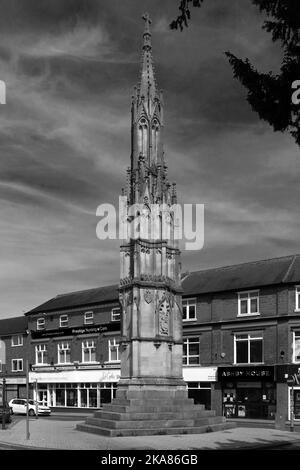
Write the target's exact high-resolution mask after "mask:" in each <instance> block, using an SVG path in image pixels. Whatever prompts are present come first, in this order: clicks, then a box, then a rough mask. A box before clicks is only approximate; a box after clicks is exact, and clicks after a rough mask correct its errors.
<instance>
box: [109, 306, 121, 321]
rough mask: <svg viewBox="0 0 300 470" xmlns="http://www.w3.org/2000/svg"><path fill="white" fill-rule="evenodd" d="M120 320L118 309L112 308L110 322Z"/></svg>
mask: <svg viewBox="0 0 300 470" xmlns="http://www.w3.org/2000/svg"><path fill="white" fill-rule="evenodd" d="M120 318H121V309H120V308H119V307H116V308H113V309H112V310H111V321H120Z"/></svg>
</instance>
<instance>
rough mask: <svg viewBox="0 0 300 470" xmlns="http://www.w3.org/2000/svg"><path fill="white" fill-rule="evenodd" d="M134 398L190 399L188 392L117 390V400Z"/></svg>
mask: <svg viewBox="0 0 300 470" xmlns="http://www.w3.org/2000/svg"><path fill="white" fill-rule="evenodd" d="M132 398H139V399H144V400H146V399H149V398H150V399H152V400H153V399H156V400H163V399H165V400H170V399H171V400H174V399H177V400H186V399H188V394H187V390H149V389H146V390H122V389H117V395H116V399H127V400H130V399H132Z"/></svg>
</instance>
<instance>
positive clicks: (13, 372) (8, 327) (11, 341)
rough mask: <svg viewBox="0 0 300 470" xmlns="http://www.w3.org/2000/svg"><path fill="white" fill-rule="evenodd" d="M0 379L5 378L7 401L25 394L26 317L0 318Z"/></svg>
mask: <svg viewBox="0 0 300 470" xmlns="http://www.w3.org/2000/svg"><path fill="white" fill-rule="evenodd" d="M0 340H1V360H0V380H1V383H2V379H3V377H5V380H6V397H7V401H9V400H10V399H11V398H14V397H20V398H22V397H25V396H26V375H25V360H26V357H27V355H28V349H27V348H28V344H29V343H28V329H27V318H26V317H24V316H23V317H15V318H8V319H6V320H0Z"/></svg>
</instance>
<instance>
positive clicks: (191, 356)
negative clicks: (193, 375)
mask: <svg viewBox="0 0 300 470" xmlns="http://www.w3.org/2000/svg"><path fill="white" fill-rule="evenodd" d="M191 340H195V341H191ZM185 343H186V345H187V354H186V355H185V354H183V351H182V365H183V366H195V367H197V366H200V337H199V336H185V337H184V338H183V347H184V345H185ZM190 343H191V344H198V349H199V354H197V355H195V354H189V344H190ZM194 357H198V362H197V363H196V364H195V363H194V364H190V360H189V358H194ZM184 358H186V362H184Z"/></svg>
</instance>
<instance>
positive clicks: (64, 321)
mask: <svg viewBox="0 0 300 470" xmlns="http://www.w3.org/2000/svg"><path fill="white" fill-rule="evenodd" d="M68 323H69V318H68V315H61V316H60V317H59V327H60V328H65V327H66V326H68Z"/></svg>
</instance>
